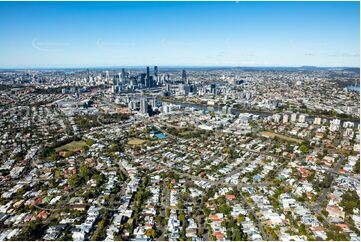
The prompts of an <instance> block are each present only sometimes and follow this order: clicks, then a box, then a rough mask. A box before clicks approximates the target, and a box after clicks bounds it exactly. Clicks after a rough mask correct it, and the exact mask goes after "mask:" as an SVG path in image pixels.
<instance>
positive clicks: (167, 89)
mask: <svg viewBox="0 0 361 242" xmlns="http://www.w3.org/2000/svg"><path fill="white" fill-rule="evenodd" d="M165 91H166V92H169V93H170V92H171V88H170V84H169V83H167V84H165Z"/></svg>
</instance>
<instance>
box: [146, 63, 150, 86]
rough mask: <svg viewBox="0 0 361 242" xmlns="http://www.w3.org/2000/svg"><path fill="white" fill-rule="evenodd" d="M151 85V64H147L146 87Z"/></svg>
mask: <svg viewBox="0 0 361 242" xmlns="http://www.w3.org/2000/svg"><path fill="white" fill-rule="evenodd" d="M149 86H150V73H149V66H147V74H146V77H145V87H149Z"/></svg>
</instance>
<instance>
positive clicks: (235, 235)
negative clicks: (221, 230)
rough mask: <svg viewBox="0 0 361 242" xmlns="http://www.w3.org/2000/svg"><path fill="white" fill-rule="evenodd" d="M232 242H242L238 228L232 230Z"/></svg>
mask: <svg viewBox="0 0 361 242" xmlns="http://www.w3.org/2000/svg"><path fill="white" fill-rule="evenodd" d="M232 240H233V241H240V240H242V234H241V231H240V230H239V229H238V228H235V229H233V233H232Z"/></svg>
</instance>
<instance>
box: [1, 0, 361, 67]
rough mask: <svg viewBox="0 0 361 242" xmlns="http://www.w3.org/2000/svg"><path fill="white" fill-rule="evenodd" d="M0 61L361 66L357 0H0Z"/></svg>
mask: <svg viewBox="0 0 361 242" xmlns="http://www.w3.org/2000/svg"><path fill="white" fill-rule="evenodd" d="M0 31H1V34H0V53H1V58H0V67H92V66H93V67H94V66H144V65H159V66H301V65H315V66H359V65H360V63H359V59H360V55H359V54H360V6H359V2H239V3H237V2H208V3H205V2H57V3H56V2H51V3H49V2H37V3H31V2H0Z"/></svg>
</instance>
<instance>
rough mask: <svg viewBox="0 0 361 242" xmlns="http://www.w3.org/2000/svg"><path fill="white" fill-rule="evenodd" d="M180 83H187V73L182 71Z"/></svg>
mask: <svg viewBox="0 0 361 242" xmlns="http://www.w3.org/2000/svg"><path fill="white" fill-rule="evenodd" d="M182 82H183V83H186V82H187V73H186V70H182Z"/></svg>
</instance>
